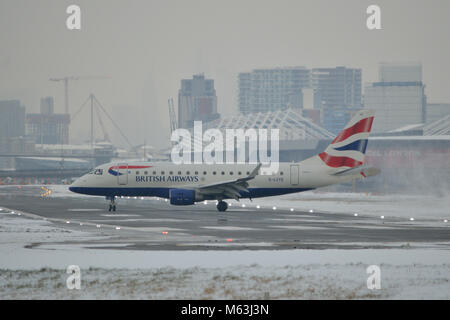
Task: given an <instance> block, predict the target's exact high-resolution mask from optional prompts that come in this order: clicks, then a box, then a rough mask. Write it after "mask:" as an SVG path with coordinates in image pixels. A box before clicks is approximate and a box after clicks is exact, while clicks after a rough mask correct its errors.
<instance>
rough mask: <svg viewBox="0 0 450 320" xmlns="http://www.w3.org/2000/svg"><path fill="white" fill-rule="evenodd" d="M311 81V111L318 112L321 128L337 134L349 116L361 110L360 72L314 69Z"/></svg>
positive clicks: (340, 68)
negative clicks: (312, 96)
mask: <svg viewBox="0 0 450 320" xmlns="http://www.w3.org/2000/svg"><path fill="white" fill-rule="evenodd" d="M311 81H312V87H313V89H314V108H315V109H319V110H320V111H321V112H320V116H321V123H322V126H323V127H324V128H325V129H327V130H328V131H330V132H333V133H338V132H339V131H340V130H341V129H342V127H343V126H344V125H345V124H346V123H347V122H348V121H349V120H350V118H351V117H352V114H353V113H354V112H355V111H356V110H358V109H361V107H362V103H361V102H362V101H361V69H351V68H347V67H336V68H314V69H312V71H311Z"/></svg>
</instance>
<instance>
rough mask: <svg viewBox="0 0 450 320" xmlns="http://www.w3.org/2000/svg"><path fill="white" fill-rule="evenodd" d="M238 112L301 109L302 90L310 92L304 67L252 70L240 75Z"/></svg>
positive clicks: (308, 72)
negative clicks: (305, 89)
mask: <svg viewBox="0 0 450 320" xmlns="http://www.w3.org/2000/svg"><path fill="white" fill-rule="evenodd" d="M238 81H239V84H238V85H239V101H238V107H239V112H240V113H243V114H249V113H258V112H269V111H277V110H283V109H287V108H302V107H303V95H302V89H304V88H310V86H311V83H310V70H308V69H306V68H305V67H284V68H272V69H255V70H252V71H251V72H244V73H240V74H239V78H238Z"/></svg>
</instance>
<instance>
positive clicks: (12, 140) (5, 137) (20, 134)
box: [0, 100, 25, 169]
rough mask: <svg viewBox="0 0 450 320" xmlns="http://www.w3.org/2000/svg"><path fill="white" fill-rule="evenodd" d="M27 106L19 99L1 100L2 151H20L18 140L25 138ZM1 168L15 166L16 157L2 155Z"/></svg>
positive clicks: (0, 143)
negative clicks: (22, 104)
mask: <svg viewBox="0 0 450 320" xmlns="http://www.w3.org/2000/svg"><path fill="white" fill-rule="evenodd" d="M24 136H25V107H23V106H21V104H20V101H19V100H3V101H0V153H2V154H5V153H19V152H21V151H24V150H19V149H18V148H17V146H18V142H20V141H23V140H24V139H25V137H24ZM0 168H1V169H11V168H14V158H4V157H0Z"/></svg>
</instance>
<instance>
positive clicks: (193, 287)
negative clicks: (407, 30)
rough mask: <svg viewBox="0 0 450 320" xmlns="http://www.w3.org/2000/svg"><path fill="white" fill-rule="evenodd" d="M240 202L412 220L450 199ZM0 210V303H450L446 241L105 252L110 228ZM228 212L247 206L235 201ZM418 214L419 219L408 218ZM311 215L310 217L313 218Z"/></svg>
mask: <svg viewBox="0 0 450 320" xmlns="http://www.w3.org/2000/svg"><path fill="white" fill-rule="evenodd" d="M49 188H51V189H52V191H53V192H52V194H51V195H50V196H57V197H66V196H72V194H71V193H70V192H69V191H68V190H67V186H49ZM75 196H77V197H84V196H82V195H75ZM437 200H439V201H437ZM130 201H133V200H130ZM137 201H141V200H137ZM242 202H243V201H241V203H242ZM243 203H245V204H246V208H245V210H255V209H254V208H255V207H256V205H260V206H261V207H262V208H270V209H271V208H272V207H273V206H276V207H277V212H279V214H280V216H279V217H280V219H282V218H283V220H284V219H295V216H293V215H292V213H291V212H290V211H289V209H290V208H294V213H295V211H304V212H308V211H309V210H311V209H313V210H314V212H325V211H326V212H342V213H345V214H349V215H351V216H352V218H353V216H354V214H355V213H358V216H367V215H368V216H371V215H373V216H374V217H375V216H376V217H377V218H380V216H381V215H384V216H385V217H386V218H388V217H393V216H398V217H404V218H405V220H406V221H407V223H420V219H425V218H427V219H436V221H438V220H439V219H442V218H443V217H445V218H446V219H448V218H450V217H449V212H448V210H449V209H448V208H450V206H449V199H448V197H443V198H433V197H430V196H407V195H372V194H359V193H357V194H352V193H344V194H341V193H329V192H327V193H322V192H305V193H301V194H295V195H287V196H283V197H278V198H275V199H270V198H269V199H255V200H254V201H253V202H250V201H246V200H244V202H243ZM201 205H203V204H201ZM209 205H211V206H214V203H213V202H211V204H209ZM2 209H3V210H1V211H0V299H18V298H20V299H36V298H38V299H262V298H266V299H450V283H449V281H450V280H449V279H450V255H449V254H448V251H447V250H445V249H443V248H445V247H446V244H442V246H441V244H439V243H436V244H435V245H434V246H432V248H430V245H429V244H426V245H425V244H424V245H423V246H421V244H420V243H415V244H414V248H411V247H410V246H409V245H408V244H407V243H405V245H404V246H403V248H398V247H397V249H358V250H354V249H326V250H303V249H302V250H300V249H298V250H222V251H202V250H179V251H158V250H156V251H151V250H130V249H127V248H126V245H124V244H121V243H117V242H116V243H112V244H111V243H108V244H107V246H108V247H109V248H110V249H103V248H102V246H103V245H102V244H101V242H100V243H98V242H96V244H92V241H94V240H103V239H107V238H110V237H111V230H109V231H108V232H109V233H107V232H106V231H102V230H103V229H97V230H95V233H90V232H84V231H77V230H69V229H67V228H65V227H66V226H65V224H62V225H61V224H58V225H56V224H52V223H50V222H48V221H44V220H43V219H38V217H37V216H34V215H30V214H27V213H22V215H21V216H19V215H18V214H17V212H15V213H14V214H13V213H11V212H10V211H9V210H7V209H6V208H2ZM230 210H243V209H242V208H241V207H240V206H237V205H235V204H234V203H233V205H232V206H231V208H230ZM285 216H286V217H285ZM411 217H414V218H415V221H409V219H410V218H411ZM124 218H125V217H124ZM131 218H132V217H131ZM314 218H315V217H314V214H312V215H311V216H310V219H311V220H314ZM276 221H277V219H274V225H275V226H274V227H277V226H276V225H277V223H276ZM442 223H444V222H442ZM67 226H70V225H67ZM220 228H222V227H220ZM164 230H165V231H167V230H166V229H164ZM114 231H115V232H120V231H116V230H114ZM158 231H161V230H158ZM169 231H171V230H169ZM230 240H231V242H227V243H223V245H224V246H225V245H227V246H230V247H231V248H236V249H239V246H240V243H239V242H233V241H232V239H230ZM35 243H40V245H39V246H37V247H35V246H34V245H33V244H35ZM148 244H151V242H149V243H148ZM195 244H199V243H195ZM262 244H263V245H264V246H265V247H267V246H270V243H262ZM186 245H192V244H189V243H186ZM200 245H201V243H200ZM251 245H252V244H248V243H247V244H246V246H247V247H248V246H251ZM257 245H261V243H258V244H255V246H257ZM349 245H351V244H349ZM440 248H442V249H440ZM69 265H78V266H80V268H81V279H82V282H81V283H82V285H81V290H69V289H67V287H66V279H67V277H68V274H67V273H66V268H67V267H68V266H69ZM370 265H377V266H379V267H380V269H381V289H380V290H369V289H368V288H367V278H368V276H369V274H367V272H366V269H367V267H368V266H370Z"/></svg>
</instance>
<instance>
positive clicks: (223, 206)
mask: <svg viewBox="0 0 450 320" xmlns="http://www.w3.org/2000/svg"><path fill="white" fill-rule="evenodd" d="M227 209H228V203H226V202H225V201H222V200H220V201H219V203H217V210H219V211H220V212H224V211H226V210H227Z"/></svg>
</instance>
